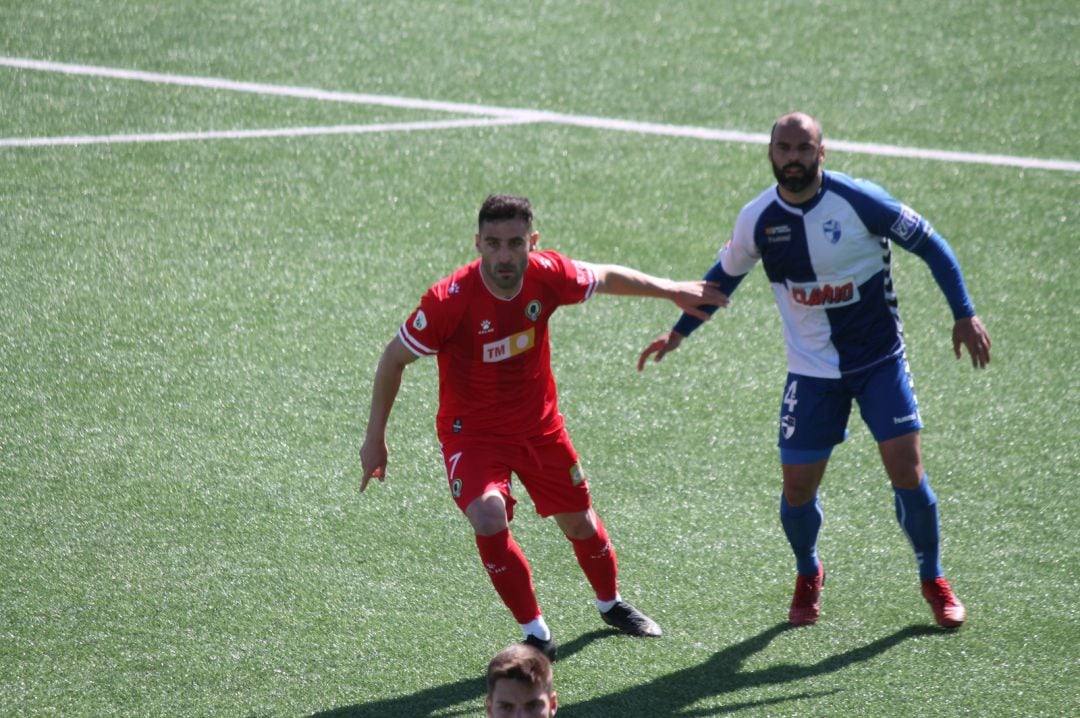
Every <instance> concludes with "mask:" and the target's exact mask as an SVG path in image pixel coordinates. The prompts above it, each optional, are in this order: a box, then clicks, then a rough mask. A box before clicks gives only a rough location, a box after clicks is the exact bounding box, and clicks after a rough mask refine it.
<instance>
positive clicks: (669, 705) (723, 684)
mask: <svg viewBox="0 0 1080 718" xmlns="http://www.w3.org/2000/svg"><path fill="white" fill-rule="evenodd" d="M793 628H794V627H793V626H792V625H790V624H788V623H780V624H777V625H776V626H773V627H772V628H769V629H766V630H764V631H762V632H761V633H759V634H757V635H756V636H753V637H751V638H748V639H747V640H745V641H743V642H742V643H736V644H735V645H733V646H730V647H728V648H725V649H724V650H722V651H719V652H717V653H714V654H713V655H712V657H711V658H709V660H707V661H705V662H704V663H701V664H699V665H696V666H693V667H691V668H685V669H683V670H681V671H676V672H674V673H669V674H667V675H665V676H661V677H659V678H657V679H655V680H652V681H649V682H648V683H643V684H640V685H637V686H634V687H633V688H629V689H626V690H623V691H620V692H618V693H611V694H609V695H605V696H601V697H599V698H593V699H591V700H588V701H584V702H582V703H576V704H573V703H572V704H568V705H565V706H560V707H559V716H560V718H600V717H601V716H604V717H606V716H620V717H621V718H657V716H673V715H678V716H679V717H680V718H683V717H684V716H686V717H691V716H693V717H698V718H705V716H720V715H727V714H730V713H735V712H738V711H740V710H743V709H754V708H762V707H765V706H769V705H775V704H778V703H785V702H787V701H793V700H800V699H804V698H813V697H818V696H823V695H828V694H830V693H835V692H836V691H835V690H827V691H817V692H808V691H805V690H803V691H799V692H797V693H792V694H790V695H785V696H780V697H777V698H770V699H768V700H760V701H750V702H740V703H731V704H728V705H724V706H720V707H717V708H710V709H705V708H701V709H697V710H688V708H689V707H690V706H692V705H693V704H694V703H697V702H698V701H701V700H704V699H706V698H715V697H717V696H721V695H723V694H725V693H735V692H737V691H741V690H743V689H746V688H758V687H762V686H782V685H784V684H787V683H799V682H801V681H805V680H806V679H808V678H814V677H817V676H821V675H825V674H828V673H834V672H836V671H839V670H842V669H844V668H846V667H848V666H850V665H852V664H855V663H862V662H864V661H868V660H870V659H871V658H874V657H875V656H878V655H880V654H882V653H884V652H885V651H887V650H889V649H890V648H892V647H893V646H896V645H897V644H899V643H901V642H902V641H905V640H907V639H909V638H914V637H916V636H925V635H930V634H940V633H941V631H939V630H937V629H935V628H931V627H930V626H908V627H907V628H904V629H901V630H899V631H897V632H896V633H893V634H891V635H888V636H885V637H884V638H879V639H878V640H876V641H872V642H871V643H868V644H866V645H865V646H862V647H860V648H853V649H851V650H850V651H844V652H843V653H840V654H837V655H835V656H830V657H829V658H826V659H824V660H821V661H818V662H817V663H812V664H810V665H778V666H770V667H768V668H762V669H760V670H756V671H745V672H744V671H743V670H742V666H743V663H745V662H746V660H747V659H748V658H750V657H751V656H753V655H754V654H756V653H759V652H761V651H762V650H764V649H765V648H766V646H768V645H769V643H770V642H771V641H772V639H774V638H776V637H777V636H779V635H780V634H781V633H783V632H785V631H788V630H792V629H793Z"/></svg>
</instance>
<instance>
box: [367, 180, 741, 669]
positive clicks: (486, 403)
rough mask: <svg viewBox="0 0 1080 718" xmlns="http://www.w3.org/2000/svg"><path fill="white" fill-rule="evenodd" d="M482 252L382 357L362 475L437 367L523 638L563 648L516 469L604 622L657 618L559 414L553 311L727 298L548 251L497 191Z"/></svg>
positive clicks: (460, 498)
mask: <svg viewBox="0 0 1080 718" xmlns="http://www.w3.org/2000/svg"><path fill="white" fill-rule="evenodd" d="M478 224H479V229H478V232H477V234H476V238H475V241H476V249H477V251H478V252H479V254H480V257H479V258H478V259H476V260H474V261H472V262H470V263H469V264H468V265H466V266H464V267H461V268H459V269H458V270H457V271H455V272H454V273H452V274H451V275H450V276H448V277H446V278H445V279H443V280H442V281H440V282H438V283H436V284H435V285H434V286H433V287H431V289H429V290H428V292H427V293H426V294H425V295H424V296H423V298H422V299H421V300H420V306H419V307H418V308H417V309H416V310H415V311H414V312H413V313H412V315H411V316H409V318H408V319H407V320H406V321H405V323H404V324H402V325H401V328H400V329H399V330H398V333H397V336H395V337H394V338H393V339H392V340H391V341H390V343H389V344H388V345H387V347H386V349H385V350H384V351H383V354H382V356H381V358H380V359H379V364H378V367H377V368H376V371H375V380H374V386H373V389H372V396H371V413H370V416H369V419H368V425H367V431H366V435H365V438H364V443H363V445H362V446H361V448H360V461H361V465H362V471H363V477H362V479H361V483H360V490H361V491H363V490H364V489H365V488H367V485H368V482H369V481H370V480H371V478H372V477H374V478H377V479H379V480H380V481H383V480H385V478H386V464H387V456H388V452H387V446H386V425H387V421H388V420H389V417H390V410H391V408H392V407H393V404H394V400H395V399H396V397H397V393H398V389H399V387H400V386H401V380H402V376H403V374H404V371H405V367H406V366H407V365H409V364H411V363H412V362H413V361H415V360H417V359H419V358H420V357H425V356H431V355H435V356H437V357H438V363H439V410H438V414H437V417H436V429H437V432H438V436H439V442H440V443H441V445H442V453H443V460H444V462H445V465H446V476H447V483H448V488H449V490H450V494H451V495H452V496H453V498H454V501H455V502H456V503H457V505H458V507H459V508H460V509H461V510H462V512H464V514H465V516H466V518H467V519H468V520H469V523H470V524H471V526H472V529H473V532H474V533H475V535H476V546H477V548H478V549H479V552H480V560H481V561H482V563H483V565H484V568H485V569H486V570H487V573H488V576H489V577H490V578H491V582H492V584H493V585H494V587H495V590H496V591H497V592H498V594H499V596H500V597H501V598H502V600H503V603H505V604H506V606H507V608H509V609H510V612H511V613H512V614H513V616H514V619H515V620H516V621H517V622H518V624H520V625H521V628H522V631H523V632H524V634H525V642H526V643H529V644H531V645H533V646H536V647H537V648H539V649H540V650H542V651H544V653H545V654H547V655H548V656H549V657H552V658H554V656H555V652H556V645H555V641H554V639H553V638H552V635H551V630H550V629H549V628H548V626H547V624H546V623H545V621H544V618H543V615H542V614H541V611H540V607H539V604H538V603H537V599H536V593H535V591H534V589H533V583H532V572H531V570H530V568H529V563H528V561H527V560H526V558H525V556H524V554H523V553H522V551H521V549H520V547H519V546H518V544H517V543H516V542H515V541H514V538H513V536H512V535H511V534H510V528H509V525H510V521H511V520H512V519H513V515H514V504H515V499H514V498H513V496H512V495H511V486H510V475H511V472H513V473H514V474H516V475H517V477H518V479H519V481H520V482H521V484H522V486H524V487H525V490H526V491H528V493H529V496H530V497H531V498H532V501H533V504H534V505H535V507H536V511H537V513H539V514H540V515H541V516H543V517H545V518H546V517H549V516H550V517H553V518H554V519H555V522H556V523H557V524H558V526H559V528H560V529H561V530H562V532H563V533H564V534H565V535H566V537H567V538H568V539H569V540H570V543H571V544H572V546H573V550H574V554H575V555H576V557H577V560H578V564H579V565H580V566H581V569H582V571H584V573H585V576H586V578H587V579H588V581H589V583H590V585H591V586H592V589H593V591H594V592H595V594H596V603H597V607H598V608H599V610H600V615H601V617H602V618H603V620H604V621H605V622H606V623H607V624H609V625H611V626H613V627H615V628H617V629H619V630H620V631H623V632H624V633H627V634H629V635H632V636H659V635H660V633H661V630H660V627H659V626H658V625H657V624H656V623H655V622H654V621H653V620H652V619H650V618H649V617H648V616H646V615H645V614H643V613H642V612H641V611H639V610H637V609H636V608H634V607H633V606H631V605H630V604H629V603H627V602H626V601H624V600H622V597H621V596H620V595H619V589H618V582H617V573H618V568H617V563H616V558H615V550H614V548H612V545H611V542H610V541H609V539H608V534H607V531H606V530H605V529H604V524H603V522H602V521H601V520H600V517H599V516H598V515H597V513H596V511H595V510H594V509H593V508H592V501H591V498H590V494H589V485H588V481H587V479H586V477H585V474H584V471H583V470H582V468H581V465H580V464H579V463H578V455H577V452H576V451H575V449H574V446H573V444H572V443H571V441H570V437H569V436H568V435H567V432H566V429H565V427H564V425H563V417H562V414H560V413H559V406H558V397H557V394H556V388H555V378H554V376H553V375H552V372H551V348H550V346H549V344H548V319H549V318H550V317H551V314H552V313H553V312H554V311H555V310H556V309H557V308H558V307H560V306H562V305H564V304H577V303H580V302H584V301H585V300H587V299H589V298H590V297H592V296H593V295H594V294H595V293H597V292H599V293H606V294H621V295H635V296H646V297H660V298H666V299H669V300H671V301H672V302H674V303H675V304H676V305H677V306H678V307H679V308H680V309H682V310H683V311H684V312H687V313H689V314H691V315H695V316H698V317H699V318H701V319H706V318H707V317H708V315H707V314H705V313H704V312H703V311H701V310H699V309H698V307H699V306H702V305H710V304H712V305H721V306H723V305H726V304H727V298H726V297H725V296H724V295H723V294H721V293H720V292H719V291H717V290H716V289H715V287H713V286H712V285H711V284H710V283H707V282H704V281H690V282H675V281H671V280H668V279H661V278H659V277H654V276H651V275H648V274H645V273H643V272H639V271H637V270H633V269H629V268H627V267H622V266H618V265H612V264H592V263H588V262H581V261H576V260H572V259H569V258H567V257H565V256H563V255H561V254H559V253H557V252H554V251H550V250H549V251H541V250H538V249H537V241H538V239H539V234H538V233H537V232H536V231H534V229H533V214H532V207H531V205H530V204H529V201H528V200H527V199H525V198H524V197H516V196H512V195H499V194H497V195H491V196H490V197H488V198H487V199H486V200H485V201H484V204H483V206H482V207H481V208H480V214H479V223H478Z"/></svg>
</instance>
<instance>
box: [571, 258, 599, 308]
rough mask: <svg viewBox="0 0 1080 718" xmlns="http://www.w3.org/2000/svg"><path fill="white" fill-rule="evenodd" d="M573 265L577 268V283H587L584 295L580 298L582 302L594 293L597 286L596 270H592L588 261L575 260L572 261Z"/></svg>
mask: <svg viewBox="0 0 1080 718" xmlns="http://www.w3.org/2000/svg"><path fill="white" fill-rule="evenodd" d="M574 267H575V268H577V270H578V283H579V284H586V283H588V287H586V289H585V296H584V297H583V298H582V300H581V301H583V302H584V301H585V300H587V299H589V298H591V297H592V295H593V294H595V293H596V286H597V284H598V283H599V282H598V281H597V278H596V272H595V271H593V268H592V267H591V266H590V265H589V263H588V262H578V261H575V262H574ZM583 280H584V281H583Z"/></svg>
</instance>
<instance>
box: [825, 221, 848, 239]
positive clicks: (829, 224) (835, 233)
mask: <svg viewBox="0 0 1080 718" xmlns="http://www.w3.org/2000/svg"><path fill="white" fill-rule="evenodd" d="M821 231H822V232H824V233H825V239H827V240H829V243H830V244H836V243H837V242H839V241H840V237H841V235H842V234H843V229H842V228H841V226H840V220H836V219H830V220H827V221H826V222H825V224H823V225H821Z"/></svg>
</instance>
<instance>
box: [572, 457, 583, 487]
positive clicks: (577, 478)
mask: <svg viewBox="0 0 1080 718" xmlns="http://www.w3.org/2000/svg"><path fill="white" fill-rule="evenodd" d="M583 481H585V472H584V471H582V470H581V464H580V463H576V464H574V465H573V466H571V467H570V483H572V484H573V485H574V486H581V483H582V482H583Z"/></svg>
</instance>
